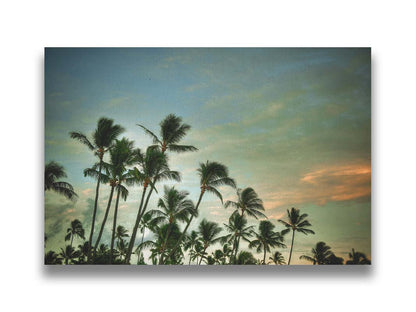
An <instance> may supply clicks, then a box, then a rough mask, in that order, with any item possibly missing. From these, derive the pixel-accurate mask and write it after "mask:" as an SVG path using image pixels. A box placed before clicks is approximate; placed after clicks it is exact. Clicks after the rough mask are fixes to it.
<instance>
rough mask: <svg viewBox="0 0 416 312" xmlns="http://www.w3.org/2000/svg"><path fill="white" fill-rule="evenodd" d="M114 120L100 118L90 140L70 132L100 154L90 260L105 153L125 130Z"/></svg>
mask: <svg viewBox="0 0 416 312" xmlns="http://www.w3.org/2000/svg"><path fill="white" fill-rule="evenodd" d="M113 123H114V120H112V119H108V118H104V117H102V118H100V119H99V120H98V123H97V128H96V129H95V131H94V132H93V134H92V141H90V140H89V139H88V138H87V136H86V135H85V134H83V133H81V132H70V133H69V135H70V137H71V138H73V139H75V140H78V141H79V142H81V143H82V144H84V145H86V146H87V147H88V148H89V149H90V150H91V151H94V154H95V155H96V156H98V159H99V166H98V176H97V187H96V190H95V201H94V210H93V214H92V221H91V232H90V236H89V239H88V242H89V248H88V262H89V261H90V257H91V245H92V236H93V234H94V226H95V217H96V215H97V205H98V194H99V189H100V182H101V168H102V164H103V157H104V153H105V152H107V151H108V150H109V149H110V147H111V145H112V144H113V142H114V140H115V139H116V138H117V137H118V136H119V135H120V134H121V133H122V132H123V131H124V129H123V128H122V127H121V126H119V125H114V124H113Z"/></svg>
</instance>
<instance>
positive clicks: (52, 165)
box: [45, 161, 78, 200]
mask: <svg viewBox="0 0 416 312" xmlns="http://www.w3.org/2000/svg"><path fill="white" fill-rule="evenodd" d="M61 178H66V173H65V169H64V167H63V166H61V165H59V164H58V163H56V162H54V161H51V162H49V163H48V164H46V166H45V191H48V190H52V191H55V192H57V193H59V194H62V195H64V196H65V197H66V198H68V199H70V200H75V199H76V198H77V197H78V195H77V194H76V193H75V192H74V188H73V187H72V185H71V184H69V183H68V182H62V181H57V180H58V179H61Z"/></svg>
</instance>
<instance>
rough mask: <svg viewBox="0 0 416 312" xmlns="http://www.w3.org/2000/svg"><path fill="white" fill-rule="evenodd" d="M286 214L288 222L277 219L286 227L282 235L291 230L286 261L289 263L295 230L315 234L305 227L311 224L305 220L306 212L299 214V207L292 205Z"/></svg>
mask: <svg viewBox="0 0 416 312" xmlns="http://www.w3.org/2000/svg"><path fill="white" fill-rule="evenodd" d="M287 216H288V219H289V221H288V222H286V221H284V220H281V219H280V220H277V221H279V222H280V223H283V224H284V225H285V227H286V229H285V230H283V231H282V235H285V234H287V233H288V232H290V230H292V244H291V246H290V253H289V261H288V263H287V264H288V265H289V264H290V259H291V258H292V250H293V242H294V239H295V232H300V233H303V234H305V235H308V234H315V232H314V231H312V230H310V229H307V228H306V227H309V226H311V224H310V223H309V221H308V220H305V219H306V217H307V216H308V215H307V214H306V213H304V214H302V215H301V214H300V211H299V209H296V208H294V207H292V208H291V209H290V210H287Z"/></svg>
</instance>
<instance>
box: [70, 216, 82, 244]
mask: <svg viewBox="0 0 416 312" xmlns="http://www.w3.org/2000/svg"><path fill="white" fill-rule="evenodd" d="M66 233H67V234H66V236H65V241H68V240H70V239H71V236H73V237H75V236H78V237H80V238H82V239H85V237H84V234H85V231H84V229H83V227H82V223H81V221H79V220H78V219H75V220H73V221H71V227H69V228H68V229H67V230H66Z"/></svg>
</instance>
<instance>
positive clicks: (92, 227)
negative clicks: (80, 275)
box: [87, 158, 103, 263]
mask: <svg viewBox="0 0 416 312" xmlns="http://www.w3.org/2000/svg"><path fill="white" fill-rule="evenodd" d="M102 166H103V160H102V158H100V166H99V169H98V181H97V188H96V189H95V202H94V211H93V213H92V221H91V232H90V238H89V241H88V257H87V262H88V263H89V262H90V260H91V245H92V236H93V234H94V225H95V216H96V215H97V205H98V193H99V190H100V182H101V168H102Z"/></svg>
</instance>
